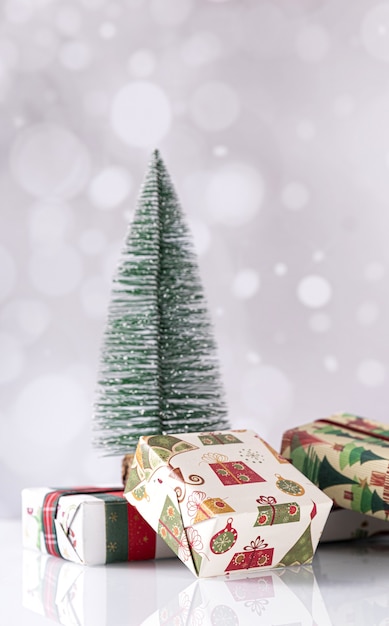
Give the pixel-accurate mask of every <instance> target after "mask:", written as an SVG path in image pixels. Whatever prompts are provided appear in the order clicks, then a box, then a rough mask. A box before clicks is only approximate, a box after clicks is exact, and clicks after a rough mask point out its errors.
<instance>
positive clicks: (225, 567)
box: [125, 430, 332, 577]
mask: <svg viewBox="0 0 389 626" xmlns="http://www.w3.org/2000/svg"><path fill="white" fill-rule="evenodd" d="M125 495H126V497H127V498H128V500H129V502H130V503H131V504H133V505H134V506H135V507H136V508H137V509H138V511H139V513H140V514H141V515H142V516H143V517H144V519H145V520H146V521H147V522H148V523H149V524H150V526H151V527H152V528H153V529H154V530H155V531H156V532H157V533H158V535H159V536H160V537H162V538H163V539H164V540H165V541H166V543H167V545H168V546H169V547H170V548H171V549H172V550H173V551H174V552H175V553H176V554H177V555H178V557H179V558H180V559H181V560H182V561H183V562H184V563H185V564H186V565H187V566H188V567H189V569H190V570H191V571H192V572H193V573H194V574H195V575H197V576H199V577H208V576H218V575H223V574H230V573H231V574H232V573H235V572H238V573H239V572H253V571H257V570H262V569H265V568H270V567H281V566H287V565H300V564H306V563H310V562H311V561H312V558H313V555H314V552H315V549H316V546H317V544H318V541H319V538H320V535H321V532H322V530H323V527H324V524H325V522H326V519H327V517H328V514H329V512H330V509H331V505H332V502H331V500H330V499H329V498H328V497H327V496H326V495H325V494H324V493H322V492H321V491H320V490H319V489H318V488H317V487H315V486H314V485H313V484H312V483H311V482H310V481H309V480H308V479H307V478H306V477H305V476H304V475H303V474H301V473H300V472H299V471H298V470H297V469H296V468H295V467H293V466H292V465H291V464H290V463H289V462H288V461H286V460H285V459H284V458H283V457H281V456H280V455H279V454H277V453H276V452H275V450H273V449H272V448H271V447H270V446H269V445H268V444H267V443H266V442H265V441H264V440H263V439H261V438H260V437H259V436H258V435H257V434H255V433H254V432H253V431H250V430H230V431H221V432H217V433H181V434H175V435H170V434H169V435H155V436H148V437H147V436H145V437H141V438H140V440H139V443H138V447H137V449H136V453H135V457H134V462H133V464H132V467H131V469H130V472H129V477H128V481H127V484H126V487H125Z"/></svg>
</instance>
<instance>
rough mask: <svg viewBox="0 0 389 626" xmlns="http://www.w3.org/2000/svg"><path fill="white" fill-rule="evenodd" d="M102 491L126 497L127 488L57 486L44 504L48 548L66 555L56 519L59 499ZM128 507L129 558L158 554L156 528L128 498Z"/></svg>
mask: <svg viewBox="0 0 389 626" xmlns="http://www.w3.org/2000/svg"><path fill="white" fill-rule="evenodd" d="M82 494H96V495H98V494H101V496H104V499H106V496H108V500H107V501H108V502H109V496H113V501H115V499H116V498H117V499H118V500H121V499H122V497H123V489H122V488H118V487H74V488H73V489H55V490H53V491H51V492H49V493H48V494H46V496H45V498H44V500H43V506H42V522H43V523H42V526H43V534H44V540H45V545H46V550H47V552H48V553H49V554H52V555H53V556H60V557H61V556H62V555H61V553H60V551H59V548H58V542H57V534H56V528H55V523H54V522H55V519H56V515H57V509H58V503H59V499H60V498H61V497H62V496H67V495H82ZM125 504H126V511H127V533H128V540H127V546H128V548H127V560H129V561H137V560H146V559H152V558H154V557H155V542H156V537H155V533H154V531H153V530H152V528H151V527H150V526H149V525H148V524H147V522H146V521H145V520H143V519H142V518H141V516H140V515H139V514H138V513H137V512H136V511H135V509H134V507H132V505H131V504H130V503H129V502H126V501H125Z"/></svg>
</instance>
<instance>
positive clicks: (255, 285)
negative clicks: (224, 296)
mask: <svg viewBox="0 0 389 626" xmlns="http://www.w3.org/2000/svg"><path fill="white" fill-rule="evenodd" d="M259 286H260V278H259V274H258V272H257V270H254V269H251V268H246V269H243V270H240V271H239V272H238V273H237V274H236V275H235V277H234V280H233V281H232V293H233V294H234V296H236V297H237V298H239V299H241V300H247V299H249V298H252V297H253V296H254V295H255V294H256V292H257V291H258V289H259Z"/></svg>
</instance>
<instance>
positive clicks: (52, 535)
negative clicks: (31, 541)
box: [42, 487, 123, 556]
mask: <svg viewBox="0 0 389 626" xmlns="http://www.w3.org/2000/svg"><path fill="white" fill-rule="evenodd" d="M102 492H104V493H107V492H110V493H112V492H113V493H115V494H116V495H119V494H120V493H123V490H122V489H118V488H116V489H115V487H113V488H112V489H110V488H107V489H102V488H101V487H74V488H73V489H56V490H54V491H50V492H49V493H48V494H46V495H45V498H44V500H43V507H42V522H43V534H44V539H45V545H46V550H47V552H48V553H49V554H52V555H53V556H62V555H61V553H60V551H59V548H58V542H57V533H56V530H55V524H54V520H55V518H56V515H57V508H58V502H59V499H60V498H61V496H71V495H78V494H83V493H92V494H93V493H102Z"/></svg>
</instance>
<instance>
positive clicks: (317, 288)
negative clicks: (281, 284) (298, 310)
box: [297, 274, 332, 309]
mask: <svg viewBox="0 0 389 626" xmlns="http://www.w3.org/2000/svg"><path fill="white" fill-rule="evenodd" d="M297 296H298V298H299V300H300V302H302V303H303V304H304V305H305V306H307V307H309V308H313V309H315V308H319V307H322V306H325V305H326V304H328V302H329V301H330V300H331V297H332V287H331V285H330V283H329V282H328V280H327V279H326V278H323V276H318V275H315V274H312V275H309V276H305V277H304V278H303V279H302V280H301V281H300V282H299V284H298V287H297Z"/></svg>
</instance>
